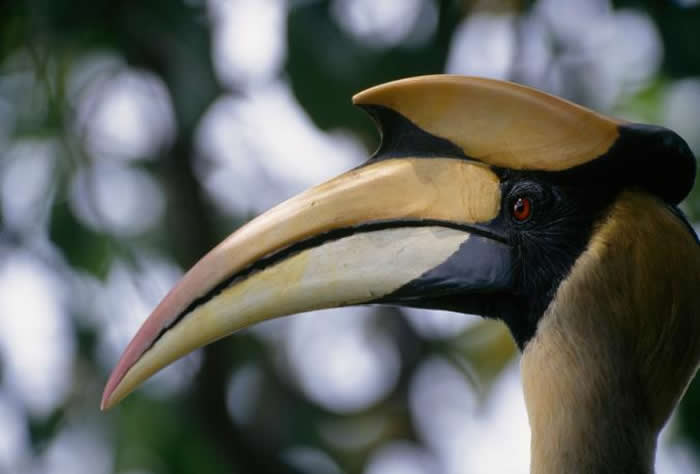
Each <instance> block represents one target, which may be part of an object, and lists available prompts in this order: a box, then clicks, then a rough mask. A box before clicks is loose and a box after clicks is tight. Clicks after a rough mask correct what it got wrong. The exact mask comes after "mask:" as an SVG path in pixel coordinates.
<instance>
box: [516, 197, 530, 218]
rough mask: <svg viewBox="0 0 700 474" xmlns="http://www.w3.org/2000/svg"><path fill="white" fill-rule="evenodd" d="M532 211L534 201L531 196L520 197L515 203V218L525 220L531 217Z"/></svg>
mask: <svg viewBox="0 0 700 474" xmlns="http://www.w3.org/2000/svg"><path fill="white" fill-rule="evenodd" d="M531 213H532V203H531V202H530V199H529V198H526V197H519V198H518V199H516V200H515V202H514V203H513V217H514V218H515V220H517V221H520V222H523V221H525V220H527V219H528V218H529V217H530V214H531Z"/></svg>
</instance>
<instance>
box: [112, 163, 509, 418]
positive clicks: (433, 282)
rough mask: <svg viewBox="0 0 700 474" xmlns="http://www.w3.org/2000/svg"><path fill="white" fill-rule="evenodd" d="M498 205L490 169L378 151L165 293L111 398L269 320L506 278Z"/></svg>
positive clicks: (261, 223)
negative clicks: (444, 270)
mask: <svg viewBox="0 0 700 474" xmlns="http://www.w3.org/2000/svg"><path fill="white" fill-rule="evenodd" d="M499 207H500V190H499V180H498V177H497V176H496V175H495V174H494V173H493V172H492V171H491V170H489V169H488V168H486V167H484V166H483V165H480V164H478V163H471V162H466V161H461V160H454V159H448V158H446V159H438V160H423V159H418V158H414V159H412V158H402V159H397V160H386V161H379V162H376V163H372V164H369V165H366V166H363V167H361V168H358V169H355V170H352V171H350V172H348V173H346V174H343V175H341V176H338V177H337V178H335V179H332V180H330V181H328V182H326V183H324V184H321V185H320V186H317V187H314V188H312V189H309V190H308V191H306V192H304V193H302V194H300V195H298V196H296V197H293V198H291V199H290V200H288V201H286V202H284V203H282V204H280V205H278V206H277V207H275V208H273V209H271V210H270V211H268V212H267V213H265V214H263V215H261V216H259V217H258V218H257V219H254V220H253V221H251V222H250V223H248V224H247V225H245V226H243V227H242V228H240V229H239V230H237V231H236V232H234V233H233V234H232V235H231V236H229V237H228V238H227V239H226V240H224V241H223V242H222V243H221V244H219V245H218V246H217V247H216V248H214V249H213V250H212V251H211V252H209V253H208V254H207V255H206V256H204V258H202V259H201V260H200V261H199V262H198V263H197V264H196V265H195V266H194V267H193V268H192V269H191V270H190V271H189V272H188V273H187V274H186V275H185V276H184V278H183V279H182V280H181V281H180V282H179V283H178V284H177V286H176V287H175V288H174V289H173V290H172V291H171V292H170V293H169V294H168V295H167V296H166V297H165V299H164V300H163V301H162V302H161V303H160V304H159V305H158V307H157V308H156V309H155V311H154V312H153V314H152V315H151V316H150V317H149V318H148V320H147V321H146V322H145V323H144V325H143V326H142V327H141V329H140V330H139V332H138V333H137V335H136V337H134V339H133V340H132V342H131V343H130V344H129V346H128V348H127V349H126V352H125V353H124V355H123V357H122V359H121V361H120V362H119V364H118V365H117V367H116V369H115V370H114V372H113V374H112V376H111V378H110V379H109V382H108V383H107V387H106V389H105V392H104V399H103V401H102V407H103V408H109V407H111V406H112V405H114V404H115V403H117V402H118V401H119V400H121V399H122V398H123V397H124V396H126V395H127V394H128V393H129V392H131V391H132V390H133V389H134V388H136V386H138V385H139V384H140V383H141V382H143V381H144V380H146V379H147V378H148V377H150V376H151V375H152V374H153V373H155V372H156V371H157V370H159V369H161V368H162V367H164V366H166V365H168V364H169V363H171V362H173V361H174V360H176V359H178V358H180V357H182V356H183V355H185V354H187V353H189V352H191V351H193V350H195V349H197V348H198V347H201V346H204V345H205V344H208V343H210V342H212V341H215V340H217V339H219V338H221V337H224V336H226V335H228V334H231V333H232V332H234V331H236V330H238V329H241V328H244V327H247V326H250V325H251V324H255V323H257V322H260V321H264V320H267V319H271V318H275V317H279V316H284V315H288V314H294V313H300V312H304V311H311V310H315V309H322V308H330V307H337V306H346V305H353V304H362V303H371V302H374V301H378V300H380V299H382V298H387V297H389V296H390V295H392V294H393V293H397V292H399V291H401V290H402V289H404V288H408V287H412V288H411V290H410V291H409V292H407V294H406V295H404V297H408V298H420V297H422V296H427V295H428V294H436V293H444V292H450V291H452V290H453V289H454V288H457V287H461V288H463V287H465V286H466V287H472V288H473V289H474V290H475V291H478V290H483V291H489V290H493V289H502V288H505V287H507V286H508V281H509V268H510V265H509V253H510V251H509V246H508V245H507V244H506V243H505V237H503V236H500V235H498V234H497V233H495V232H492V231H490V230H489V229H488V228H486V227H483V226H482V225H481V224H483V223H486V222H489V221H490V220H492V219H493V218H495V217H496V216H497V214H498V211H499ZM475 241H478V243H476V242H475ZM474 252H476V254H473V253H474ZM483 252H488V254H489V255H491V256H492V257H493V258H492V259H490V260H486V259H485V258H484V256H483V255H482V253H483ZM454 258H459V260H460V262H466V266H465V267H464V268H462V269H461V270H460V274H456V275H450V276H449V278H447V277H442V276H441V275H437V276H436V278H426V276H429V275H430V273H431V271H435V270H436V269H439V268H440V266H441V265H446V264H449V262H450V261H451V259H454Z"/></svg>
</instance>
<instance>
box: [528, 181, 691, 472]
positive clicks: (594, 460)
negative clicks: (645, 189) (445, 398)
mask: <svg viewBox="0 0 700 474" xmlns="http://www.w3.org/2000/svg"><path fill="white" fill-rule="evenodd" d="M688 230H689V229H688V226H687V225H686V224H685V223H684V222H683V221H681V219H679V218H678V217H677V216H676V215H674V213H673V212H672V211H671V209H670V208H669V207H668V206H667V205H665V204H663V203H662V202H661V201H659V200H658V199H656V198H654V197H652V196H650V195H647V194H643V193H635V192H625V193H623V194H621V195H620V197H619V198H618V199H617V201H616V202H615V203H614V204H613V206H612V208H611V210H610V212H609V213H608V215H607V216H606V217H605V218H604V219H603V220H602V221H601V223H600V224H599V225H598V226H597V228H596V230H594V234H593V236H592V238H591V242H590V244H589V246H588V247H587V249H586V250H585V251H584V253H583V254H582V255H581V256H580V257H579V258H578V259H577V261H576V263H575V264H574V267H573V268H572V270H571V273H570V274H569V276H568V277H567V278H566V279H565V280H564V282H563V283H562V284H561V285H560V287H559V289H558V290H557V292H556V295H555V297H554V299H553V301H552V303H551V304H550V306H549V308H548V309H547V311H546V312H545V314H544V315H543V317H542V319H541V321H540V323H539V326H538V329H537V332H536V335H535V336H534V338H533V339H532V340H531V341H530V342H529V343H528V345H527V346H526V348H525V350H524V353H523V359H522V377H523V386H524V390H525V401H526V405H527V409H528V416H529V418H530V424H531V428H532V444H531V451H532V460H531V472H532V473H533V474H552V473H561V472H566V473H584V472H585V473H651V472H653V470H654V458H655V450H656V439H657V436H658V433H659V431H660V430H661V428H662V427H663V426H664V424H665V423H666V421H667V419H668V417H669V416H670V414H671V412H672V410H673V408H674V407H675V405H676V403H677V402H678V400H679V399H680V397H681V396H682V394H683V392H684V391H685V389H686V387H687V385H688V383H689V381H690V380H692V377H693V376H694V374H695V371H696V370H697V367H698V362H699V361H700V342H699V341H697V340H695V338H696V336H695V335H697V334H698V332H699V331H700V318H699V317H698V315H697V314H695V312H696V308H698V307H700V292H698V290H697V289H698V288H700V247H699V246H698V244H697V241H696V240H695V239H694V237H693V236H692V235H691V234H690V233H689V231H688Z"/></svg>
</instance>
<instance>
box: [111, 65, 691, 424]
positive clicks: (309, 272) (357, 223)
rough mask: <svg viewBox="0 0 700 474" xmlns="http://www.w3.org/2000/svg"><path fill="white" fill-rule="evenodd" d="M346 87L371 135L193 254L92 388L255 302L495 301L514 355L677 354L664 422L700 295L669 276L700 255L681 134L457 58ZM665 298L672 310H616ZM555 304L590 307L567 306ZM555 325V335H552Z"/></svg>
mask: <svg viewBox="0 0 700 474" xmlns="http://www.w3.org/2000/svg"><path fill="white" fill-rule="evenodd" d="M354 103H355V104H357V105H359V106H361V107H363V108H364V109H365V110H367V111H368V112H369V113H370V114H371V115H372V117H373V118H374V119H375V121H376V122H377V124H378V126H379V129H380V131H381V135H382V141H381V145H380V147H379V149H378V150H377V152H376V153H375V154H374V155H373V156H372V157H371V158H370V159H369V160H368V161H367V162H366V163H365V164H363V165H361V166H359V167H357V168H355V169H353V170H351V171H348V172H347V173H344V174H342V175H340V176H338V177H336V178H334V179H331V180H330V181H328V182H326V183H323V184H321V185H318V186H316V187H314V188H311V189H309V190H307V191H305V192H303V193H301V194H299V195H297V196H295V197H293V198H291V199H289V200H288V201H286V202H283V203H282V204H280V205H278V206H277V207H274V208H273V209H271V210H269V211H268V212H266V213H264V214H262V215H261V216H259V217H257V218H256V219H254V220H252V221H251V222H249V223H248V224H246V225H245V226H243V227H241V228H240V229H238V230H237V231H235V232H234V233H233V234H231V235H230V236H229V237H228V238H227V239H226V240H224V241H223V242H222V243H221V244H219V245H218V246H217V247H215V248H214V249H213V250H212V251H211V252H209V253H208V254H207V255H205V256H204V257H203V258H202V259H201V260H200V261H199V262H198V263H197V264H196V265H195V266H194V267H192V269H191V270H189V271H188V272H187V274H186V275H185V276H184V277H183V278H182V280H181V281H180V282H179V283H178V284H177V285H176V286H175V287H174V288H173V289H172V290H171V291H170V293H169V294H168V295H167V296H166V297H165V298H164V299H163V301H162V302H161V303H160V304H159V305H158V307H157V308H156V309H155V310H154V312H153V313H152V314H151V316H150V317H149V318H148V319H147V320H146V322H145V323H144V324H143V326H142V327H141V329H140V330H139V331H138V333H137V334H136V336H135V337H134V339H133V340H132V341H131V343H130V344H129V346H128V347H127V349H126V351H125V352H124V355H123V356H122V358H121V360H120V362H119V364H118V365H117V367H116V369H115V370H114V372H113V373H112V375H111V377H110V379H109V381H108V383H107V386H106V388H105V391H104V397H103V400H102V408H104V409H106V408H109V407H111V406H113V405H114V404H116V403H117V402H118V401H120V400H121V399H122V398H124V397H125V396H126V395H127V394H129V393H130V392H131V391H132V390H134V389H135V388H136V387H137V386H138V385H139V384H140V383H141V382H143V381H144V380H145V379H147V378H148V377H150V376H151V375H152V374H153V373H155V372H156V371H158V370H159V369H161V368H162V367H164V366H166V365H168V364H169V363H171V362H173V361H175V360H176V359H178V358H180V357H182V356H183V355H185V354H187V353H189V352H190V351H193V350H195V349H197V348H199V347H201V346H203V345H205V344H207V343H210V342H212V341H215V340H217V339H219V338H222V337H224V336H226V335H228V334H231V333H232V332H234V331H236V330H238V329H241V328H244V327H247V326H250V325H252V324H255V323H258V322H260V321H264V320H267V319H270V318H275V317H279V316H284V315H289V314H294V313H300V312H304V311H310V310H315V309H321V308H329V307H337V306H346V305H359V304H393V305H402V306H412V307H423V308H436V309H447V310H453V311H458V312H465V313H475V314H480V315H483V316H486V317H493V318H499V319H501V320H503V321H504V322H505V323H506V324H507V325H508V327H509V329H510V331H511V333H512V335H513V337H514V339H515V341H516V342H517V344H518V345H519V346H520V348H521V349H523V350H524V352H525V354H526V355H527V353H528V351H529V350H530V347H533V348H542V347H544V349H542V350H539V349H538V352H537V354H538V357H537V358H538V360H539V359H543V360H552V359H548V356H547V354H549V355H552V354H555V353H557V351H559V352H561V353H567V351H569V352H571V351H570V349H571V348H572V347H578V349H577V350H583V349H582V348H586V347H589V348H590V349H589V350H588V352H591V353H598V354H600V353H601V352H600V351H601V349H600V348H601V347H607V346H612V347H613V349H614V350H613V349H610V350H611V351H613V352H615V355H614V356H613V355H611V356H610V357H617V358H620V360H623V361H628V362H629V364H636V366H635V367H636V368H634V369H630V370H634V371H637V372H640V374H639V377H640V378H643V377H645V375H644V374H641V372H642V371H643V370H647V369H643V366H644V364H645V363H648V364H649V365H650V368H648V371H649V372H653V371H654V370H656V369H655V368H654V367H653V364H652V363H649V362H648V360H653V359H654V358H655V357H666V358H670V359H672V360H673V364H676V365H677V366H681V368H680V369H673V370H674V371H675V370H677V371H678V374H677V378H678V381H677V382H674V384H675V385H674V388H672V389H671V388H669V389H668V390H669V392H672V393H670V395H669V396H668V397H667V398H668V400H667V401H666V402H664V403H665V405H664V407H660V408H658V409H657V408H655V409H654V410H656V411H658V414H657V413H656V411H654V415H653V416H652V417H653V418H654V419H655V420H656V419H657V418H658V419H659V420H660V421H658V422H657V423H661V425H662V424H663V422H664V421H665V419H666V417H667V416H668V413H670V410H671V409H672V407H673V405H674V404H675V402H676V401H677V400H678V398H679V397H680V394H681V393H682V391H683V388H684V387H685V386H686V385H687V383H688V381H689V380H690V378H692V375H693V373H694V372H695V370H696V368H697V364H698V357H699V356H700V349H699V347H700V345H699V344H698V342H697V340H698V339H699V337H698V335H699V334H700V332H699V331H700V328H698V324H699V323H698V322H697V319H698V318H696V317H695V314H696V313H697V310H698V307H699V306H700V300H698V297H697V296H695V297H692V296H691V297H686V296H685V295H684V292H686V288H685V287H683V286H682V285H684V283H683V281H685V280H692V282H694V283H692V284H697V283H698V278H699V277H698V274H700V270H699V269H700V255H699V254H700V252H699V251H698V245H697V242H696V240H695V239H696V237H695V234H694V233H693V232H692V229H691V228H690V227H689V226H688V224H687V223H686V221H685V220H684V219H683V217H682V214H681V213H680V211H678V210H677V208H676V205H677V204H678V203H679V202H680V201H681V200H682V199H683V198H684V197H685V196H686V194H687V193H688V192H689V191H690V189H691V188H692V186H693V183H694V177H695V159H694V157H693V155H692V153H691V152H690V150H689V148H688V146H687V145H686V143H685V142H684V141H683V139H681V138H680V137H679V136H678V135H676V134H675V133H674V132H672V131H670V130H667V129H664V128H660V127H654V126H647V125H638V124H631V123H625V122H622V121H618V120H614V119H611V118H608V117H605V116H602V115H600V114H597V113H595V112H593V111H590V110H587V109H585V108H582V107H580V106H577V105H575V104H572V103H570V102H567V101H565V100H562V99H559V98H556V97H553V96H550V95H548V94H545V93H542V92H539V91H536V90H533V89H530V88H527V87H523V86H520V85H516V84H512V83H507V82H501V81H494V80H487V79H478V78H469V77H456V76H426V77H418V78H412V79H405V80H400V81H397V82H392V83H389V84H384V85H381V86H377V87H374V88H371V89H369V90H366V91H364V92H362V93H360V94H358V95H356V96H355V97H354ZM659 226H662V227H659ZM649 241H652V242H653V243H649ZM646 252H649V254H647V253H646ZM676 254H679V255H678V256H676ZM618 260H619V262H618ZM658 260H661V262H662V263H661V266H662V267H663V266H666V267H671V268H670V270H669V269H666V270H663V271H662V274H661V275H660V276H655V274H654V273H653V272H654V271H655V270H653V269H652V270H650V269H649V268H648V267H649V266H650V265H652V264H655V263H648V262H657V261H658ZM591 262H592V263H591ZM663 262H666V264H664V263H663ZM676 264H677V265H680V267H678V266H677V267H676V268H672V267H673V265H676ZM683 265H685V266H683ZM688 269H690V270H688ZM664 271H665V272H666V273H663V272H664ZM667 279H670V280H671V281H670V282H669V281H666V280H667ZM618 280H619V281H618ZM599 282H600V284H598V283H599ZM611 284H612V287H613V289H612V290H610V289H609V287H610V285H611ZM587 285H588V286H587ZM645 285H647V286H645ZM598 286H600V287H601V288H598ZM606 288H608V289H607V290H606ZM646 288H650V289H651V290H650V291H649V292H648V291H647V290H646ZM606 291H607V293H606ZM669 292H670V293H669ZM690 292H691V293H697V291H694V292H693V291H690ZM626 298H631V299H632V300H634V301H628V300H627V299H626ZM635 298H636V299H635ZM645 298H656V299H657V300H659V301H661V302H665V303H663V304H662V303H659V304H657V301H656V300H654V301H652V302H648V301H647V302H645ZM637 299H638V300H639V301H637ZM647 303H648V304H647ZM666 303H667V304H668V306H669V307H668V311H669V313H668V314H666V313H663V314H655V315H647V314H643V315H633V316H624V315H623V314H622V313H626V312H627V311H635V308H637V309H639V308H641V309H640V311H642V312H644V311H647V310H648V311H651V310H654V311H656V310H657V309H658V308H662V310H660V311H662V312H663V308H664V305H665V304H666ZM671 306H672V308H671ZM569 307H572V308H574V307H575V308H578V309H579V310H582V311H583V310H587V309H592V308H595V309H596V310H597V309H598V308H602V309H601V310H600V312H599V313H602V314H597V315H584V316H580V317H577V318H578V319H575V320H571V319H572V318H573V316H563V315H562V314H564V313H566V311H567V309H566V308H569ZM645 308H647V309H645ZM618 313H620V314H619V315H618ZM671 313H673V314H671ZM669 314H671V315H670V316H669ZM626 318H627V319H626ZM649 319H652V320H653V321H651V322H650V321H649ZM674 321H675V322H674ZM665 325H668V326H665ZM545 327H546V328H547V329H545ZM551 328H557V329H556V331H555V330H554V329H551ZM550 329H551V331H554V332H553V333H552V334H559V339H561V341H559V343H557V344H554V343H552V344H549V342H548V341H550V342H551V341H553V340H555V339H556V338H554V336H551V334H550V336H547V333H546V330H550ZM567 331H571V333H567ZM678 332H682V333H685V335H683V337H686V338H687V339H688V340H686V339H682V340H681V342H679V340H678V339H675V338H676V337H677V336H676V333H678ZM669 334H671V335H669ZM586 337H590V338H591V339H595V340H586ZM690 338H694V341H695V342H693V341H690ZM559 339H557V340H559ZM601 340H604V341H606V342H600V341H601ZM562 341H563V342H562ZM548 344H549V345H548ZM532 350H533V351H534V350H535V349H532ZM605 351H608V349H605ZM605 351H604V352H605ZM618 352H619V354H618ZM606 354H607V352H606ZM570 358H571V360H572V361H574V360H579V361H580V360H585V359H586V358H585V357H582V356H580V354H579V355H572V356H571V357H570ZM591 360H593V359H591ZM645 361H646V362H645ZM540 363H541V361H540ZM572 364H575V363H574V362H572ZM524 365H525V362H524ZM540 367H541V366H539V367H538V368H536V369H533V368H528V367H524V368H523V370H529V371H530V372H537V370H539V369H540ZM656 372H659V371H658V370H656ZM661 372H664V371H661ZM650 377H651V375H650ZM526 389H527V387H526ZM526 397H527V394H526ZM528 405H530V403H529V402H528ZM529 409H530V406H529ZM655 422H656V421H655Z"/></svg>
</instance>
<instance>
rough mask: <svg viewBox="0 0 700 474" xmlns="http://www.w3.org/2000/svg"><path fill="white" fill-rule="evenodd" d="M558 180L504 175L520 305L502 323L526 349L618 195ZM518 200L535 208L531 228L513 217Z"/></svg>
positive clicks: (503, 315) (531, 174) (543, 175)
mask: <svg viewBox="0 0 700 474" xmlns="http://www.w3.org/2000/svg"><path fill="white" fill-rule="evenodd" d="M556 178H557V176H556V175H555V174H551V173H537V172H515V171H507V172H503V173H502V183H503V184H502V188H503V196H504V198H503V207H502V209H503V211H502V214H503V215H502V216H501V217H502V219H503V221H504V222H503V225H505V227H506V229H507V235H508V236H509V239H510V242H511V244H512V246H513V252H514V256H513V257H514V258H513V262H514V268H513V271H514V292H513V293H514V295H515V297H516V298H517V299H518V300H519V301H520V305H518V307H515V308H513V309H514V310H515V311H512V310H508V309H505V310H504V311H503V312H502V313H501V314H500V316H499V317H500V318H501V319H503V320H504V321H505V322H506V324H508V326H509V328H510V329H511V332H512V333H513V335H514V337H515V339H516V341H517V342H518V344H519V345H520V346H521V347H523V346H524V345H525V343H526V342H527V341H528V340H529V339H530V338H531V337H532V336H533V335H534V333H535V330H536V328H537V322H538V320H539V319H540V317H541V316H542V314H543V313H544V311H545V310H546V308H547V306H548V305H549V303H550V302H551V300H552V298H553V296H554V294H555V292H556V290H557V288H558V287H559V284H560V283H561V281H562V280H563V279H564V278H565V277H566V276H567V275H568V273H569V271H570V270H571V268H572V266H573V264H574V262H575V260H576V258H577V257H578V256H579V255H580V254H581V252H583V250H584V249H585V247H586V244H587V242H588V241H589V239H590V236H591V232H592V229H593V225H594V223H595V222H596V220H597V219H599V218H600V216H601V215H602V214H603V213H604V212H605V209H606V208H607V206H608V204H609V203H611V202H612V201H613V193H612V191H609V192H605V190H604V189H603V190H600V189H597V190H595V192H593V191H592V190H591V188H590V186H582V185H581V184H580V183H566V182H558V180H557V179H556ZM589 194H590V195H589ZM518 198H527V199H529V200H530V202H531V205H532V211H531V212H532V215H531V217H530V218H529V219H527V221H525V222H518V221H517V220H516V219H514V218H512V216H511V213H512V206H513V204H512V203H514V202H515V201H516V200H517V199H518Z"/></svg>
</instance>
